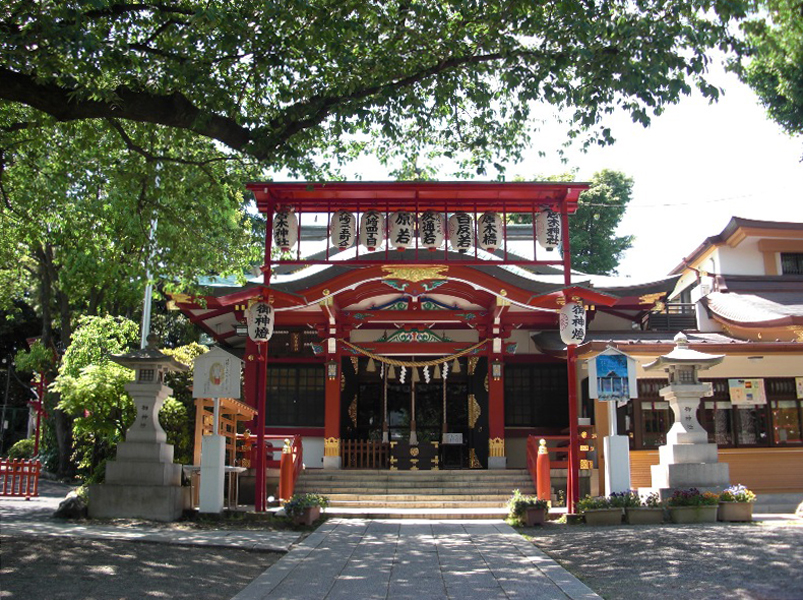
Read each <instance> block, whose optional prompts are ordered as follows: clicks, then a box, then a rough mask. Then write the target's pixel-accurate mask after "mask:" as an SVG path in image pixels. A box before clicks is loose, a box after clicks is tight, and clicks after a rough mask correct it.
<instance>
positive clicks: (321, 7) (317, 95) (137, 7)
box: [0, 0, 747, 173]
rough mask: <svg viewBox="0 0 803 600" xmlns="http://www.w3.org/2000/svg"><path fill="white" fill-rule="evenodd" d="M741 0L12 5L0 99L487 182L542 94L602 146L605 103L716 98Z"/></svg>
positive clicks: (303, 156)
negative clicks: (412, 160) (417, 159)
mask: <svg viewBox="0 0 803 600" xmlns="http://www.w3.org/2000/svg"><path fill="white" fill-rule="evenodd" d="M746 5H747V2H742V1H728V2H724V1H719V0H673V1H665V0H636V1H633V0H608V1H601V2H593V1H588V0H561V1H547V2H533V1H532V0H474V1H471V0H358V1H354V0H345V1H338V2H332V1H330V0H305V1H303V2H298V1H294V0H285V1H283V2H265V1H264V0H238V1H232V0H211V1H207V0H205V1H204V2H197V1H193V0H151V1H148V0H144V1H138V2H127V1H126V2H119V1H115V0H93V1H92V2H78V1H75V0H73V1H45V0H7V1H6V2H4V3H3V7H2V9H0V15H2V16H1V17H0V34H2V37H3V44H2V49H0V99H5V100H8V101H11V102H14V103H20V104H24V105H27V106H30V107H33V108H35V109H37V110H38V111H42V112H44V113H47V114H48V115H51V116H52V117H55V118H56V119H58V120H62V121H77V120H85V119H103V120H106V122H107V123H108V124H109V126H112V127H115V128H116V129H117V130H118V133H120V135H125V133H124V128H127V127H129V126H130V125H129V124H126V122H129V123H132V122H138V123H151V124H158V125H165V126H168V127H173V128H176V129H180V130H185V131H188V132H193V133H194V134H198V135H201V136H206V137H207V138H210V139H213V140H216V141H218V142H221V143H223V144H225V145H226V146H228V147H229V148H231V149H234V150H237V151H239V152H242V153H244V154H246V155H248V156H251V157H254V158H257V159H259V160H261V161H265V163H267V164H270V165H271V166H278V167H283V168H288V169H290V170H297V171H304V172H314V168H313V166H312V165H311V164H310V158H311V157H312V156H317V157H318V158H319V159H320V157H322V156H324V157H325V155H326V154H327V153H329V156H330V157H331V156H336V157H339V158H340V157H344V156H348V155H349V151H351V152H354V151H356V150H357V149H359V148H360V147H361V144H362V143H364V142H365V141H366V140H373V141H375V142H378V146H379V147H382V148H385V149H386V150H389V151H390V152H391V153H393V152H398V153H400V154H406V155H408V156H412V155H415V154H416V153H418V152H419V151H420V150H421V149H422V148H424V147H430V148H431V147H435V148H438V149H439V150H440V151H442V152H443V153H444V154H446V155H454V156H455V157H457V158H461V159H463V162H462V164H463V166H464V167H471V169H472V170H474V171H476V172H480V173H482V172H484V169H485V167H486V165H487V164H488V161H489V160H491V159H493V158H494V157H497V156H505V159H506V160H511V159H516V158H517V157H518V156H519V153H520V151H521V149H522V148H523V147H524V145H525V144H526V143H527V141H528V135H527V133H528V125H527V123H528V117H529V116H530V114H531V111H532V109H533V106H534V103H536V102H546V103H549V104H552V105H554V106H555V107H558V108H561V109H570V114H571V115H572V117H571V119H572V123H571V130H570V135H571V136H577V135H578V134H579V133H580V132H581V131H585V132H588V135H589V137H587V138H585V141H586V142H590V141H598V142H601V143H606V142H609V141H611V140H612V137H611V132H610V131H609V129H608V128H607V127H606V126H605V124H604V122H603V117H604V115H605V114H606V113H609V112H611V111H613V110H614V109H615V108H617V107H618V108H621V109H623V110H625V111H627V112H628V113H629V114H630V115H631V116H632V118H633V119H634V120H635V121H638V122H641V123H644V124H645V125H646V124H648V123H649V121H650V117H651V116H652V115H654V114H659V113H660V112H661V111H662V109H663V107H664V106H665V105H667V104H670V103H674V102H677V101H678V100H679V98H680V97H681V96H682V95H684V94H688V93H689V92H690V90H691V87H692V86H694V85H696V86H697V87H699V88H700V89H701V90H702V93H703V94H704V95H705V96H707V97H710V98H715V97H716V96H717V95H718V90H717V89H716V88H715V87H713V86H711V85H710V84H709V83H708V82H707V81H706V65H707V63H708V60H709V59H708V57H707V53H708V52H709V51H710V50H711V49H714V48H719V49H722V50H725V51H726V52H728V51H730V50H732V49H733V47H734V41H733V39H732V38H731V37H730V34H729V25H730V24H731V23H732V22H733V21H734V20H738V19H741V18H743V17H744V13H745V10H746ZM28 124H29V123H23V122H21V123H15V124H10V125H9V126H11V127H26V126H27V125H28ZM324 160H325V158H324ZM317 166H320V165H317Z"/></svg>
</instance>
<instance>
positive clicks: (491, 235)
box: [477, 212, 502, 252]
mask: <svg viewBox="0 0 803 600" xmlns="http://www.w3.org/2000/svg"><path fill="white" fill-rule="evenodd" d="M477 239H478V240H479V246H480V248H482V249H483V250H486V251H487V252H493V251H494V250H496V249H497V248H498V247H499V246H501V245H502V218H501V217H500V216H499V215H498V214H497V213H495V212H487V213H483V215H482V216H481V217H480V218H479V219H478V220H477Z"/></svg>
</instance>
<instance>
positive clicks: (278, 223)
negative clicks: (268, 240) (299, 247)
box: [273, 210, 298, 252]
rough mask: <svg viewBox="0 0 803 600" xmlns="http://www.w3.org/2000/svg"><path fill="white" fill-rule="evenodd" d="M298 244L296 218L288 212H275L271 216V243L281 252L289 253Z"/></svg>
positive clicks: (292, 213) (294, 214)
mask: <svg viewBox="0 0 803 600" xmlns="http://www.w3.org/2000/svg"><path fill="white" fill-rule="evenodd" d="M297 242H298V217H296V213H294V212H291V211H289V210H277V211H276V213H274V215H273V243H274V244H276V245H277V246H278V247H279V249H280V250H281V251H282V252H289V251H290V249H291V248H292V247H294V246H295V245H296V243H297Z"/></svg>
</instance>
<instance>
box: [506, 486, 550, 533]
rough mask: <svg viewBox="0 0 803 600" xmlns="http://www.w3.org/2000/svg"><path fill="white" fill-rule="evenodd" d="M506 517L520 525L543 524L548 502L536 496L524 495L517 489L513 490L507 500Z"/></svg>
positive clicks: (547, 510)
mask: <svg viewBox="0 0 803 600" xmlns="http://www.w3.org/2000/svg"><path fill="white" fill-rule="evenodd" d="M507 509H508V514H507V518H508V519H510V520H511V521H516V522H517V523H519V524H520V525H526V526H527V527H533V526H535V525H543V524H544V521H546V516H547V514H548V513H549V502H548V501H547V500H542V499H541V498H537V497H536V496H525V495H523V494H522V493H521V492H520V491H519V490H513V496H511V498H510V500H508V502H507Z"/></svg>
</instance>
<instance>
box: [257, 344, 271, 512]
mask: <svg viewBox="0 0 803 600" xmlns="http://www.w3.org/2000/svg"><path fill="white" fill-rule="evenodd" d="M254 346H256V351H257V354H256V360H255V361H254V363H255V365H254V368H255V370H256V375H255V377H254V385H255V386H256V390H255V391H256V394H255V397H256V409H257V444H256V447H257V456H256V480H255V482H254V483H255V491H254V510H255V511H256V512H265V510H266V509H267V504H268V503H267V490H266V480H265V409H266V404H267V395H268V343H267V342H260V343H254Z"/></svg>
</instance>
